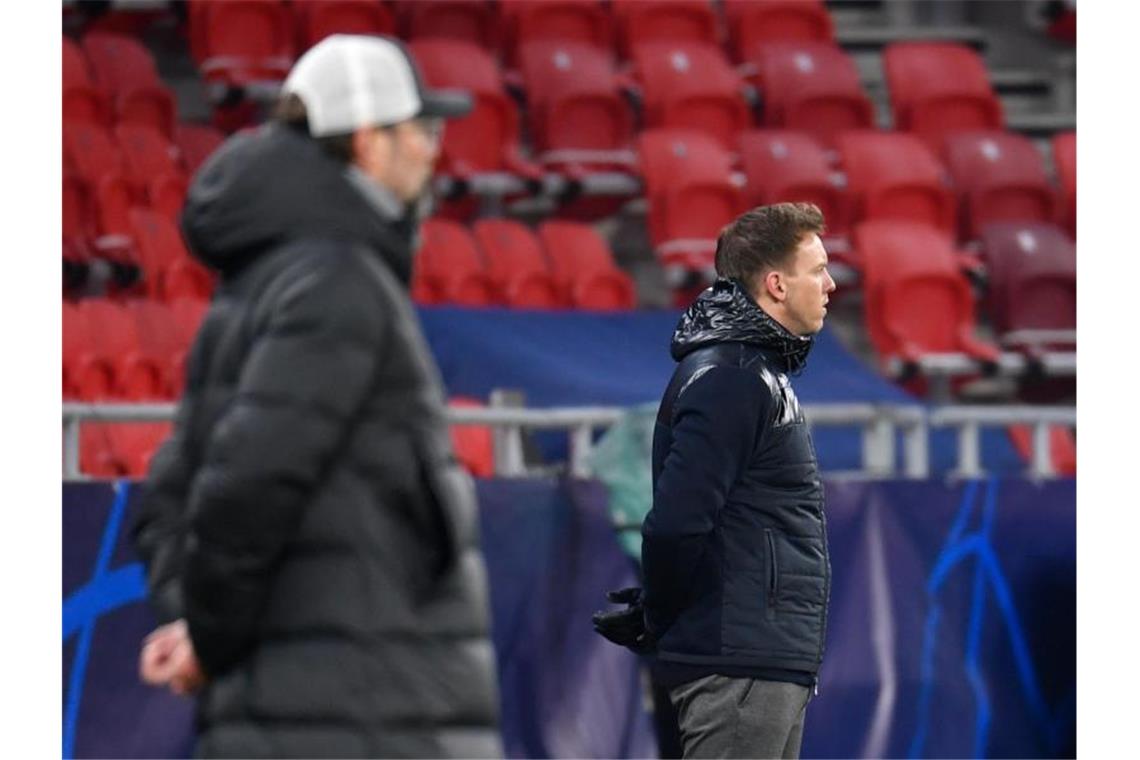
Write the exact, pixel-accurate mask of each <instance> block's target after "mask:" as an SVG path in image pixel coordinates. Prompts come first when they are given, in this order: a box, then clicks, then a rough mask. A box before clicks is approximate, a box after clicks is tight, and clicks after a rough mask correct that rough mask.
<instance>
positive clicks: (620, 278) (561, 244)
mask: <svg viewBox="0 0 1140 760" xmlns="http://www.w3.org/2000/svg"><path fill="white" fill-rule="evenodd" d="M538 237H539V240H541V241H542V247H543V248H544V249H545V250H546V254H547V256H548V257H549V259H550V262H551V268H552V270H553V272H554V281H555V282H556V283H558V285H559V286H560V287H561V288H562V289H564V290H565V291H566V292H567V293H568V294H569V296H570V299H571V302H572V303H574V304H575V305H576V306H578V307H579V308H587V309H606V310H613V309H630V308H633V306H634V305H635V299H634V293H633V287H632V283H631V281H630V279H629V277H628V276H627V275H626V274H625V273H624V272H622V271H621V270H620V269H618V267H617V265H616V264H615V263H614V258H613V254H612V253H610V247H609V245H608V244H607V243H606V241H605V240H604V239H603V238H602V236H601V235H599V234H598V232H597V231H596V230H595V229H594V228H593V227H591V226H589V225H587V224H582V223H580V222H568V221H561V220H550V221H546V222H543V223H542V224H541V225H539V227H538Z"/></svg>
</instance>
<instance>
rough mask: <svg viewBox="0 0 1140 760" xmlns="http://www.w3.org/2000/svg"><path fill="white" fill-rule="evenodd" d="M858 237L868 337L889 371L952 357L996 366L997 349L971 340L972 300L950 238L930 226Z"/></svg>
mask: <svg viewBox="0 0 1140 760" xmlns="http://www.w3.org/2000/svg"><path fill="white" fill-rule="evenodd" d="M854 237H855V246H856V248H857V249H858V250H859V253H860V257H861V258H862V261H863V283H864V285H863V292H864V294H865V297H866V307H865V310H864V311H865V314H866V323H867V330H868V333H869V335H870V337H871V342H872V344H873V345H874V346H875V349H876V351H877V352H878V354H879V356H880V358H881V359H882V360H883V361H884V363H885V364H887V365H888V366H889V365H890V364H891V363H892V362H893V360H901V361H902V362H904V363H905V365H914V364H915V363H917V362H918V361H919V360H920V359H922V358H923V357H924V356H927V355H930V354H947V353H954V354H964V355H966V356H967V357H969V358H972V359H975V360H977V361H979V362H994V361H996V360H997V358H998V351H997V349H996V347H994V346H992V345H990V344H988V343H985V342H983V341H981V340H979V339H978V338H976V337H975V336H974V296H973V293H972V291H971V289H970V284H969V282H968V281H967V280H966V279H965V277H964V275H962V274H961V272H960V271H959V268H958V266H959V265H958V259H957V256H956V253H955V250H954V241H953V238H952V237H950V235H948V234H947V233H945V232H943V231H941V230H938V229H936V228H934V227H931V226H930V225H927V224H918V223H914V222H899V221H894V220H874V221H868V222H863V223H862V224H859V225H857V226H856V227H855V236H854Z"/></svg>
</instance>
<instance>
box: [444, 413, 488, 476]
mask: <svg viewBox="0 0 1140 760" xmlns="http://www.w3.org/2000/svg"><path fill="white" fill-rule="evenodd" d="M448 406H455V407H460V408H470V409H481V408H483V407H485V406H486V404H484V403H483V402H482V401H480V400H479V399H475V398H469V397H467V396H452V397H451V398H450V399H448ZM450 429H451V445H452V446H453V447H454V448H455V458H456V459H458V460H459V461H460V463H461V464H462V465H463V466H464V467H466V468H467V471H468V472H470V473H471V474H472V475H474V476H475V477H477V478H490V477H492V476H494V474H495V438H494V434H493V432H492V430H491V427H490V426H489V425H452V426H451V428H450Z"/></svg>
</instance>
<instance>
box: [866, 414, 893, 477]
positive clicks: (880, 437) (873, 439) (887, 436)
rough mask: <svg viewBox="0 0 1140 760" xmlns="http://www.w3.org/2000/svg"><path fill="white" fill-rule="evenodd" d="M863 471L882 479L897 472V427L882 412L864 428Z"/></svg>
mask: <svg viewBox="0 0 1140 760" xmlns="http://www.w3.org/2000/svg"><path fill="white" fill-rule="evenodd" d="M863 469H864V470H866V471H867V472H868V473H870V474H871V475H874V476H880V477H882V476H889V475H892V474H894V471H895V426H894V423H893V422H892V421H891V419H890V417H888V416H887V415H886V414H885V413H883V411H881V410H880V411H879V412H878V413H877V414H876V415H875V418H874V419H873V420H871V421H870V422H868V423H867V424H865V425H864V426H863Z"/></svg>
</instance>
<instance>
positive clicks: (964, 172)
mask: <svg viewBox="0 0 1140 760" xmlns="http://www.w3.org/2000/svg"><path fill="white" fill-rule="evenodd" d="M944 156H945V160H946V166H947V168H948V169H949V170H950V174H951V176H952V177H953V179H954V184H955V186H956V187H957V189H958V191H959V193H961V194H962V196H963V199H964V201H965V210H966V219H965V220H964V221H965V222H966V225H965V227H964V230H963V232H964V233H965V234H968V235H971V236H976V235H979V234H980V233H981V230H982V228H983V227H984V226H985V225H987V224H989V223H990V222H996V221H1038V222H1051V221H1053V220H1054V219H1055V217H1056V210H1055V209H1056V194H1055V192H1054V190H1053V187H1052V186H1051V185H1050V184H1049V177H1048V175H1047V174H1046V171H1045V161H1044V158H1043V157H1042V156H1041V154H1040V153H1039V152H1038V151H1037V148H1036V147H1034V145H1033V143H1032V142H1031V141H1030V140H1029V138H1027V137H1023V136H1021V135H1016V134H1013V133H1010V132H998V131H983V132H960V133H957V134H953V135H948V136H947V137H946V138H945V142H944Z"/></svg>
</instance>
